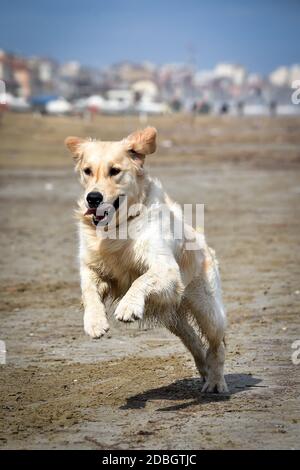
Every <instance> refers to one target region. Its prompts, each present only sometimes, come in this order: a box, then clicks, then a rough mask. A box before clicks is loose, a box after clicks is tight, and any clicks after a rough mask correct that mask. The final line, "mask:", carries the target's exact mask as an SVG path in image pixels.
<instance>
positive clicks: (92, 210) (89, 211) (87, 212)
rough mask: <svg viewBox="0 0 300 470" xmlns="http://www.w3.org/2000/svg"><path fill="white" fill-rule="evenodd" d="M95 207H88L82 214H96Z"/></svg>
mask: <svg viewBox="0 0 300 470" xmlns="http://www.w3.org/2000/svg"><path fill="white" fill-rule="evenodd" d="M96 210H97V209H88V210H87V211H86V212H85V214H84V215H90V214H96Z"/></svg>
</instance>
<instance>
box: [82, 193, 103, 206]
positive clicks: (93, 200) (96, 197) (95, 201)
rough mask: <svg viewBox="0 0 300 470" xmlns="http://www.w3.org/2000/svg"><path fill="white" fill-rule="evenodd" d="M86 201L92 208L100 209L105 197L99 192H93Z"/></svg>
mask: <svg viewBox="0 0 300 470" xmlns="http://www.w3.org/2000/svg"><path fill="white" fill-rule="evenodd" d="M86 200H87V202H88V205H89V206H90V207H98V206H99V204H101V202H102V201H103V196H102V194H101V193H99V192H98V191H92V192H91V193H88V195H87V197H86Z"/></svg>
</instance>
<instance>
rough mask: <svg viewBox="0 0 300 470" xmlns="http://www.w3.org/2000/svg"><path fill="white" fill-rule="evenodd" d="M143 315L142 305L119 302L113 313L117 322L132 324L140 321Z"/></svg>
mask: <svg viewBox="0 0 300 470" xmlns="http://www.w3.org/2000/svg"><path fill="white" fill-rule="evenodd" d="M143 313H144V303H132V302H127V301H125V300H121V302H120V303H119V305H118V307H117V308H116V311H115V317H116V319H117V320H119V321H123V322H126V323H127V322H133V321H135V320H141V319H142V318H143Z"/></svg>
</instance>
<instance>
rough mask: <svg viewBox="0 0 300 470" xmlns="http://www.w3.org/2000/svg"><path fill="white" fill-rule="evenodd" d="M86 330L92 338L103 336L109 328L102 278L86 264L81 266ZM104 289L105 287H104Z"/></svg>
mask: <svg viewBox="0 0 300 470" xmlns="http://www.w3.org/2000/svg"><path fill="white" fill-rule="evenodd" d="M80 277H81V291H82V301H83V305H84V317H83V323H84V331H85V332H86V333H87V334H88V335H89V336H91V337H92V338H101V336H103V335H104V334H105V333H106V332H107V331H108V330H109V324H108V321H107V318H106V312H105V307H104V304H103V302H102V299H101V289H102V287H103V288H104V287H105V286H102V285H101V280H100V281H99V279H97V278H96V275H95V273H94V272H93V271H92V270H91V269H90V268H89V267H88V266H87V265H86V264H82V265H81V267H80ZM102 290H103V289H102Z"/></svg>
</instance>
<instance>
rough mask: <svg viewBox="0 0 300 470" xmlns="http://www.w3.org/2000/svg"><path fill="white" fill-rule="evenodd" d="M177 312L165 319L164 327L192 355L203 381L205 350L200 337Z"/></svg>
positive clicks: (204, 374)
mask: <svg viewBox="0 0 300 470" xmlns="http://www.w3.org/2000/svg"><path fill="white" fill-rule="evenodd" d="M181 313H182V312H179V313H178V314H177V315H174V316H173V315H172V316H171V315H170V317H168V318H167V319H165V320H164V321H163V322H164V325H165V326H166V327H167V328H168V330H170V331H171V333H173V334H174V335H176V336H178V338H180V339H181V341H182V342H183V344H184V346H185V347H186V348H187V349H188V350H189V351H190V353H191V354H192V356H193V358H194V361H195V364H196V367H197V369H198V372H199V374H200V375H201V376H202V378H203V379H204V380H205V379H206V376H207V370H206V359H205V350H204V347H203V344H202V341H201V338H200V336H199V335H198V334H197V333H196V331H195V329H194V328H193V327H192V325H190V323H189V322H188V320H187V318H186V316H185V315H184V314H183V315H182V314H181Z"/></svg>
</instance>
